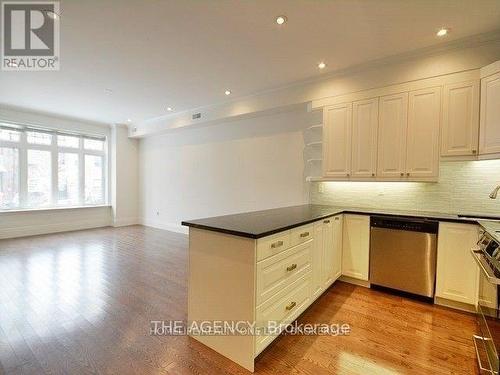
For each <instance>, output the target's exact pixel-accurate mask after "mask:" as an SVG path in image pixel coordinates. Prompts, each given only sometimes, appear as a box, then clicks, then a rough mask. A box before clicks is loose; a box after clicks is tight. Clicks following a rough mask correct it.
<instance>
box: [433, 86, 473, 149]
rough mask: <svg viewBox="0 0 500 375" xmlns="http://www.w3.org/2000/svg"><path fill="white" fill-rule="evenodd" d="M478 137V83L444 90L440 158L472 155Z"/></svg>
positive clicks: (449, 87) (445, 87) (447, 87)
mask: <svg viewBox="0 0 500 375" xmlns="http://www.w3.org/2000/svg"><path fill="white" fill-rule="evenodd" d="M478 138H479V80H474V81H467V82H460V83H452V84H448V85H445V86H444V89H443V117H442V128H441V156H474V155H477V152H478V141H479V140H478Z"/></svg>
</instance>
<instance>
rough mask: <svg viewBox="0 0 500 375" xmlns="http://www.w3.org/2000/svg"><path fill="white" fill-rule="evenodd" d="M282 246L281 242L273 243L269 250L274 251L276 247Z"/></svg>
mask: <svg viewBox="0 0 500 375" xmlns="http://www.w3.org/2000/svg"><path fill="white" fill-rule="evenodd" d="M281 246H283V241H278V242H274V243H272V244H271V249H276V248H277V247H281Z"/></svg>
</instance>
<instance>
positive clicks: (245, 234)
mask: <svg viewBox="0 0 500 375" xmlns="http://www.w3.org/2000/svg"><path fill="white" fill-rule="evenodd" d="M340 214H342V211H339V212H334V213H329V214H325V215H322V216H318V217H315V218H314V219H310V220H304V221H301V222H300V223H294V224H290V225H287V226H284V227H280V228H276V229H271V230H268V231H266V232H262V233H259V234H254V233H248V232H240V231H237V230H231V229H225V228H217V227H212V226H210V225H202V224H196V223H190V222H188V221H183V222H182V223H181V225H184V226H186V227H191V228H197V229H205V230H210V231H212V232H220V233H225V234H231V235H233V236H238V237H246V238H253V239H255V240H256V239H259V238H262V237H267V236H270V235H272V234H276V233H279V232H284V231H286V230H289V229H293V228H297V227H300V226H302V225H307V224H310V223H314V222H315V221H319V220H323V219H326V218H327V217H332V216H336V215H340Z"/></svg>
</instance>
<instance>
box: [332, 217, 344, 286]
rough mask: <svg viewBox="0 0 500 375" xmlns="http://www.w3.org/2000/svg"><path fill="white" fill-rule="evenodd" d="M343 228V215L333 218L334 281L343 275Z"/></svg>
mask: <svg viewBox="0 0 500 375" xmlns="http://www.w3.org/2000/svg"><path fill="white" fill-rule="evenodd" d="M342 228H343V215H338V216H335V217H334V218H333V263H332V267H333V272H332V274H333V281H335V280H337V279H338V278H339V277H340V276H341V275H342V237H343V233H342Z"/></svg>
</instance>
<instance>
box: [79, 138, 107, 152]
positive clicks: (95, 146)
mask: <svg viewBox="0 0 500 375" xmlns="http://www.w3.org/2000/svg"><path fill="white" fill-rule="evenodd" d="M83 148H84V149H86V150H95V151H102V150H103V149H104V142H103V141H102V140H100V139H84V140H83Z"/></svg>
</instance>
